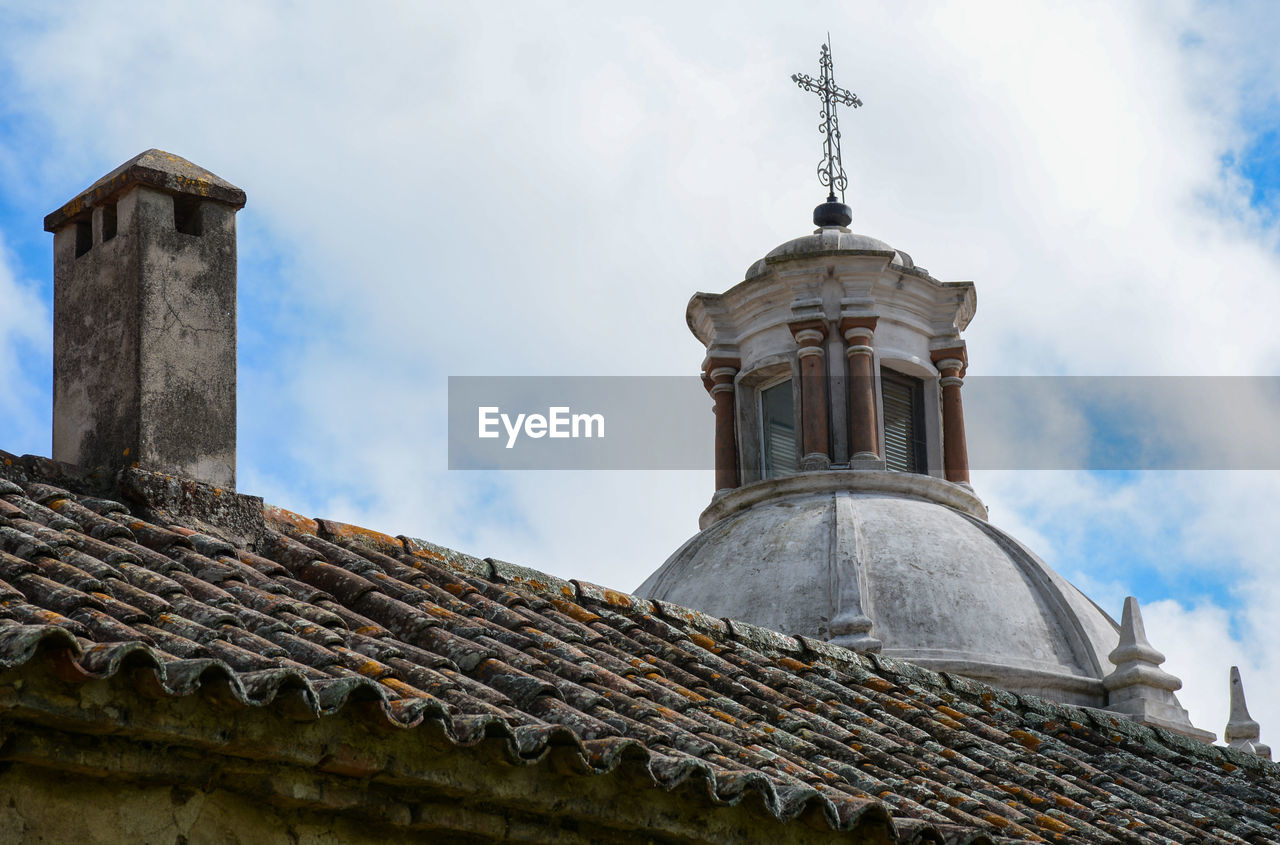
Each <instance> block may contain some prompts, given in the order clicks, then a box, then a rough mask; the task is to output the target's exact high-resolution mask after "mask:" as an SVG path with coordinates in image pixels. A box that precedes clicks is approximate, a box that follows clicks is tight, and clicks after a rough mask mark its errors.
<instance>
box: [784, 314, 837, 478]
mask: <svg viewBox="0 0 1280 845" xmlns="http://www.w3.org/2000/svg"><path fill="white" fill-rule="evenodd" d="M791 334H793V335H794V336H795V339H796V343H797V344H799V346H800V350H799V353H798V354H799V356H800V434H801V455H802V457H801V458H800V469H802V470H806V471H808V470H815V469H830V468H831V446H830V442H831V440H830V437H829V432H828V430H827V364H826V350H824V349H823V345H822V342H823V341H824V340H826V339H827V326H826V323H825V322H823V321H821V320H806V321H804V322H801V323H792V324H791Z"/></svg>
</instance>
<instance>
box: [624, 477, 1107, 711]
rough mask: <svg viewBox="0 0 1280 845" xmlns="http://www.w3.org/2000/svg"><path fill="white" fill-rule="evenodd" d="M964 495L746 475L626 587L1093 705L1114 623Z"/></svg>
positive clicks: (935, 483) (887, 484)
mask: <svg viewBox="0 0 1280 845" xmlns="http://www.w3.org/2000/svg"><path fill="white" fill-rule="evenodd" d="M977 501H978V500H977V498H976V497H974V496H973V495H972V494H971V493H969V492H968V491H967V490H966V489H965V488H963V487H960V486H959V485H955V484H951V483H950V482H946V481H942V480H940V479H935V478H932V477H929V476H923V475H909V474H905V473H894V472H876V471H846V472H815V473H802V474H800V475H797V476H792V477H790V478H784V479H775V480H770V481H763V482H759V483H756V484H752V485H748V486H746V487H743V488H739V489H738V490H735V491H734V492H732V493H729V494H727V495H725V496H723V497H721V498H719V499H717V500H716V501H715V502H714V503H713V504H712V505H711V507H709V508H708V509H707V513H705V514H704V530H703V531H702V532H701V533H699V534H698V535H697V536H695V537H694V538H693V539H691V540H690V541H689V542H687V543H686V544H685V545H684V546H683V547H681V548H680V549H679V550H678V551H677V552H676V553H675V554H674V555H672V556H671V558H670V559H668V560H667V562H666V563H665V564H664V565H663V566H662V567H661V568H660V569H659V570H658V571H657V572H655V573H654V574H653V575H652V576H651V577H650V578H649V579H648V580H647V581H645V583H644V584H642V585H641V586H640V588H639V590H638V593H639V594H640V595H643V596H647V597H649V598H654V599H662V600H666V601H670V602H673V603H675V604H680V605H685V606H687V607H693V608H697V609H698V610H701V611H704V612H706V613H709V614H711V615H713V616H722V617H729V618H732V619H741V620H744V621H748V622H753V623H755V624H757V625H761V626H764V627H767V628H772V629H774V630H777V631H782V632H784V633H788V634H793V635H795V634H802V635H806V636H810V637H815V638H818V639H823V640H828V639H830V640H832V641H833V642H835V643H837V644H841V645H850V646H851V647H855V648H857V647H859V646H860V645H861V646H862V647H864V648H865V647H866V646H867V645H868V644H872V645H874V644H875V641H877V640H878V641H879V643H881V644H882V646H883V653H884V654H886V655H889V656H892V657H897V658H904V659H907V660H911V661H914V662H916V663H919V664H921V665H924V666H928V667H930V668H933V669H938V670H944V671H951V672H956V673H959V674H963V675H967V676H969V677H974V678H978V679H980V680H984V681H988V682H991V683H995V684H998V685H1000V686H1003V687H1005V688H1008V689H1012V690H1015V691H1018V692H1030V693H1033V694H1038V695H1044V696H1047V697H1050V698H1054V699H1057V700H1060V701H1067V702H1070V703H1077V704H1085V705H1091V706H1102V705H1103V704H1105V702H1106V693H1105V691H1104V689H1103V687H1102V684H1101V678H1102V676H1103V675H1104V674H1105V673H1106V672H1108V671H1110V669H1111V666H1110V663H1109V661H1108V660H1107V655H1108V654H1109V653H1110V651H1111V650H1112V649H1113V648H1115V646H1116V644H1117V642H1118V637H1119V633H1118V630H1119V629H1118V627H1117V626H1116V623H1115V622H1114V621H1112V619H1111V618H1110V617H1109V616H1107V614H1106V613H1104V612H1103V611H1102V610H1101V609H1099V608H1098V607H1097V606H1096V605H1095V604H1093V603H1092V602H1091V601H1089V599H1087V598H1085V596H1084V595H1083V594H1081V593H1080V592H1079V591H1078V590H1077V589H1076V588H1075V587H1073V586H1072V585H1071V584H1069V583H1068V582H1067V581H1066V580H1064V579H1063V578H1062V577H1061V576H1059V575H1058V574H1057V573H1056V572H1054V571H1053V570H1052V569H1051V568H1049V566H1048V565H1047V564H1045V562H1044V561H1042V560H1041V559H1040V558H1039V557H1037V556H1036V555H1035V554H1033V553H1032V552H1030V551H1029V550H1027V549H1026V548H1025V547H1024V546H1022V545H1021V544H1020V543H1018V542H1017V541H1016V540H1014V539H1013V538H1012V537H1010V536H1009V535H1008V534H1005V533H1004V532H1003V531H1000V530H999V529H998V528H995V527H994V526H992V525H990V524H988V523H987V522H986V520H985V518H984V517H985V513H984V512H983V510H982V508H981V505H980V503H977ZM975 503H977V504H976V505H975Z"/></svg>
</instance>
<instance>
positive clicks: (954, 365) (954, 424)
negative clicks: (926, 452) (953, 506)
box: [932, 346, 969, 484]
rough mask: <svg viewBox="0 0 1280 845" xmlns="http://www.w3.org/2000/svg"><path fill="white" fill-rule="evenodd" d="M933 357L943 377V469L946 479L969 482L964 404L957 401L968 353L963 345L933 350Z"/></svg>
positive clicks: (939, 380) (960, 482)
mask: <svg viewBox="0 0 1280 845" xmlns="http://www.w3.org/2000/svg"><path fill="white" fill-rule="evenodd" d="M932 357H933V363H934V366H936V367H937V368H938V372H939V374H941V376H942V377H941V378H940V379H938V383H939V384H940V385H941V387H942V469H943V472H944V473H945V475H946V478H947V481H954V482H956V483H959V484H968V483H969V448H968V446H967V445H966V444H965V438H964V405H963V404H962V403H961V401H960V386H961V385H963V384H964V371H965V369H966V367H967V366H968V363H969V361H968V356H967V355H966V354H965V349H964V347H963V346H958V347H952V348H950V349H938V350H935V351H934V352H933V355H932Z"/></svg>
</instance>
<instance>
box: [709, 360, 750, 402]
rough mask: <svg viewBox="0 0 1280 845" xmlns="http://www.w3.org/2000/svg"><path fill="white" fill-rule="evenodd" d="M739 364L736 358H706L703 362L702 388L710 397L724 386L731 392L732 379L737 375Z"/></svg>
mask: <svg viewBox="0 0 1280 845" xmlns="http://www.w3.org/2000/svg"><path fill="white" fill-rule="evenodd" d="M740 363H741V362H740V361H739V360H738V359H737V358H708V359H707V360H705V361H703V362H702V367H703V369H702V386H703V387H705V388H706V389H707V392H708V393H710V394H711V395H712V396H715V395H716V393H717V392H721V391H722V390H723V389H724V388H725V387H726V386H727V387H728V389H729V390H732V389H733V379H734V376H736V375H737V374H738V365H739V364H740Z"/></svg>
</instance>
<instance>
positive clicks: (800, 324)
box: [787, 320, 827, 348]
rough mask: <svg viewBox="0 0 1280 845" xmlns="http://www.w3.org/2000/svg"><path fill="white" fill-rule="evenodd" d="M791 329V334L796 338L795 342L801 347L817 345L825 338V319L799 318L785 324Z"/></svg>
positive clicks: (819, 345)
mask: <svg viewBox="0 0 1280 845" xmlns="http://www.w3.org/2000/svg"><path fill="white" fill-rule="evenodd" d="M787 327H788V328H789V329H791V334H792V336H793V337H795V339H796V343H798V344H800V346H802V347H814V346H816V347H819V348H821V345H822V341H824V340H826V339H827V321H826V320H799V321H797V322H794V323H789V324H788V326H787Z"/></svg>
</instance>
